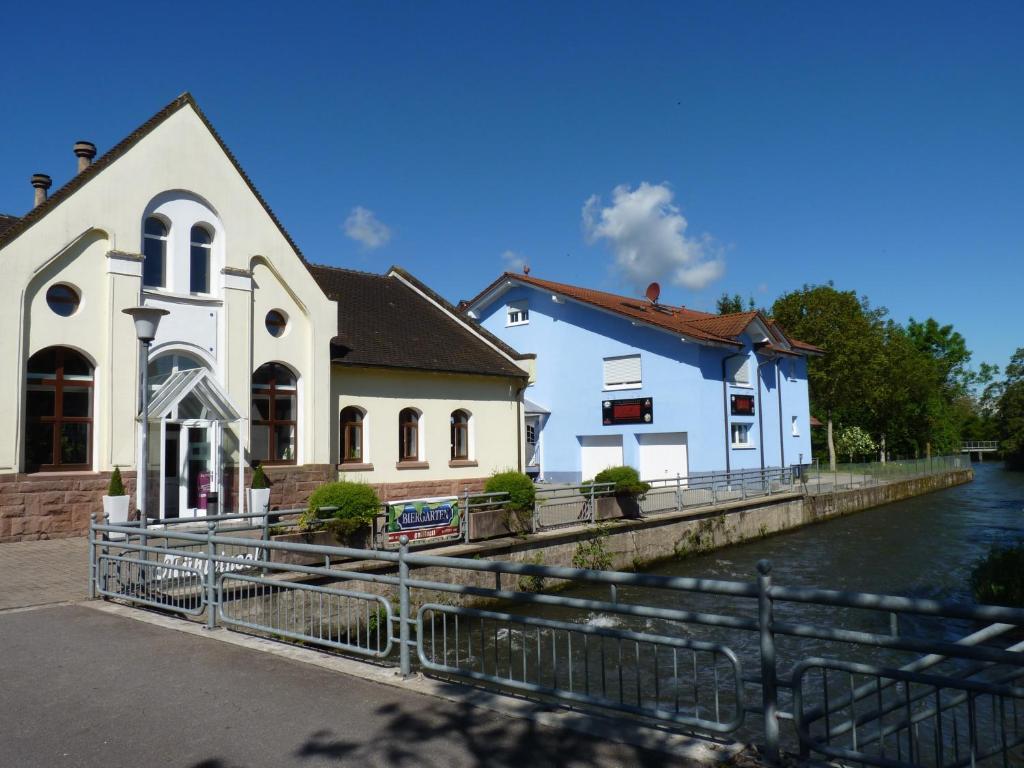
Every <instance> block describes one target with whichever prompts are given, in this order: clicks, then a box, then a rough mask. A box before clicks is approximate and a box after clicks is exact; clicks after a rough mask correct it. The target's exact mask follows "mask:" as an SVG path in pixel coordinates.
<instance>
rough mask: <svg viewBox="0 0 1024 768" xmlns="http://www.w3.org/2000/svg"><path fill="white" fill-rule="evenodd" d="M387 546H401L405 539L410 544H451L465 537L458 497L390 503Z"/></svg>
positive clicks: (388, 506)
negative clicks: (405, 538) (403, 537)
mask: <svg viewBox="0 0 1024 768" xmlns="http://www.w3.org/2000/svg"><path fill="white" fill-rule="evenodd" d="M387 509H388V519H387V527H386V529H385V530H386V533H387V542H388V544H398V540H399V538H401V537H402V536H403V535H404V536H408V537H409V543H410V544H412V543H417V544H422V543H425V542H435V541H448V540H451V539H458V538H460V537H461V535H462V534H461V529H462V518H461V516H460V513H459V500H458V498H456V497H455V496H446V497H441V498H432V499H410V500H408V501H389V502H387Z"/></svg>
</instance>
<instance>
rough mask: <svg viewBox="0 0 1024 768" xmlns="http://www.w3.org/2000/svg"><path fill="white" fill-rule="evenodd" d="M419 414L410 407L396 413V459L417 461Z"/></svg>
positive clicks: (418, 455)
mask: <svg viewBox="0 0 1024 768" xmlns="http://www.w3.org/2000/svg"><path fill="white" fill-rule="evenodd" d="M419 458H420V415H419V413H418V412H417V411H415V410H414V409H412V408H403V409H402V412H401V413H399V414H398V460H399V461H419Z"/></svg>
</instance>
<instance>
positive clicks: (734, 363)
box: [729, 358, 750, 384]
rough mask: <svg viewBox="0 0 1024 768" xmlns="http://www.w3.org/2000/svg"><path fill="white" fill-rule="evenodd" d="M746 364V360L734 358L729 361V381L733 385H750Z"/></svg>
mask: <svg viewBox="0 0 1024 768" xmlns="http://www.w3.org/2000/svg"><path fill="white" fill-rule="evenodd" d="M747 362H748V360H747V359H746V358H736V359H733V360H730V361H729V381H731V382H732V383H733V384H749V383H750V372H749V368H748V367H747Z"/></svg>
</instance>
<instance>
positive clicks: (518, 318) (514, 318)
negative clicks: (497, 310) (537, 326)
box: [505, 301, 530, 325]
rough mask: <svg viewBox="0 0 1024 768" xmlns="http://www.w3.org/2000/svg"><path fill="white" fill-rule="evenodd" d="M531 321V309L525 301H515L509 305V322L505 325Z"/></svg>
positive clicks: (522, 323)
mask: <svg viewBox="0 0 1024 768" xmlns="http://www.w3.org/2000/svg"><path fill="white" fill-rule="evenodd" d="M529 322H530V310H529V309H528V308H527V306H526V302H525V301H515V302H512V303H511V304H509V305H508V322H506V323H505V325H526V324H527V323H529Z"/></svg>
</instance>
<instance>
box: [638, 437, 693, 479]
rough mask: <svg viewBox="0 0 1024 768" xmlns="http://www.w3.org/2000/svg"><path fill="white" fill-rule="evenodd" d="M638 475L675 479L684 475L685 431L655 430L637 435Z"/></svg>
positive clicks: (647, 477)
mask: <svg viewBox="0 0 1024 768" xmlns="http://www.w3.org/2000/svg"><path fill="white" fill-rule="evenodd" d="M636 440H637V442H638V443H639V454H640V467H639V470H640V477H641V479H643V480H660V479H663V478H664V479H666V480H667V479H672V480H675V477H676V475H682V476H683V477H685V476H686V433H685V432H656V433H653V434H646V435H637V436H636Z"/></svg>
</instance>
